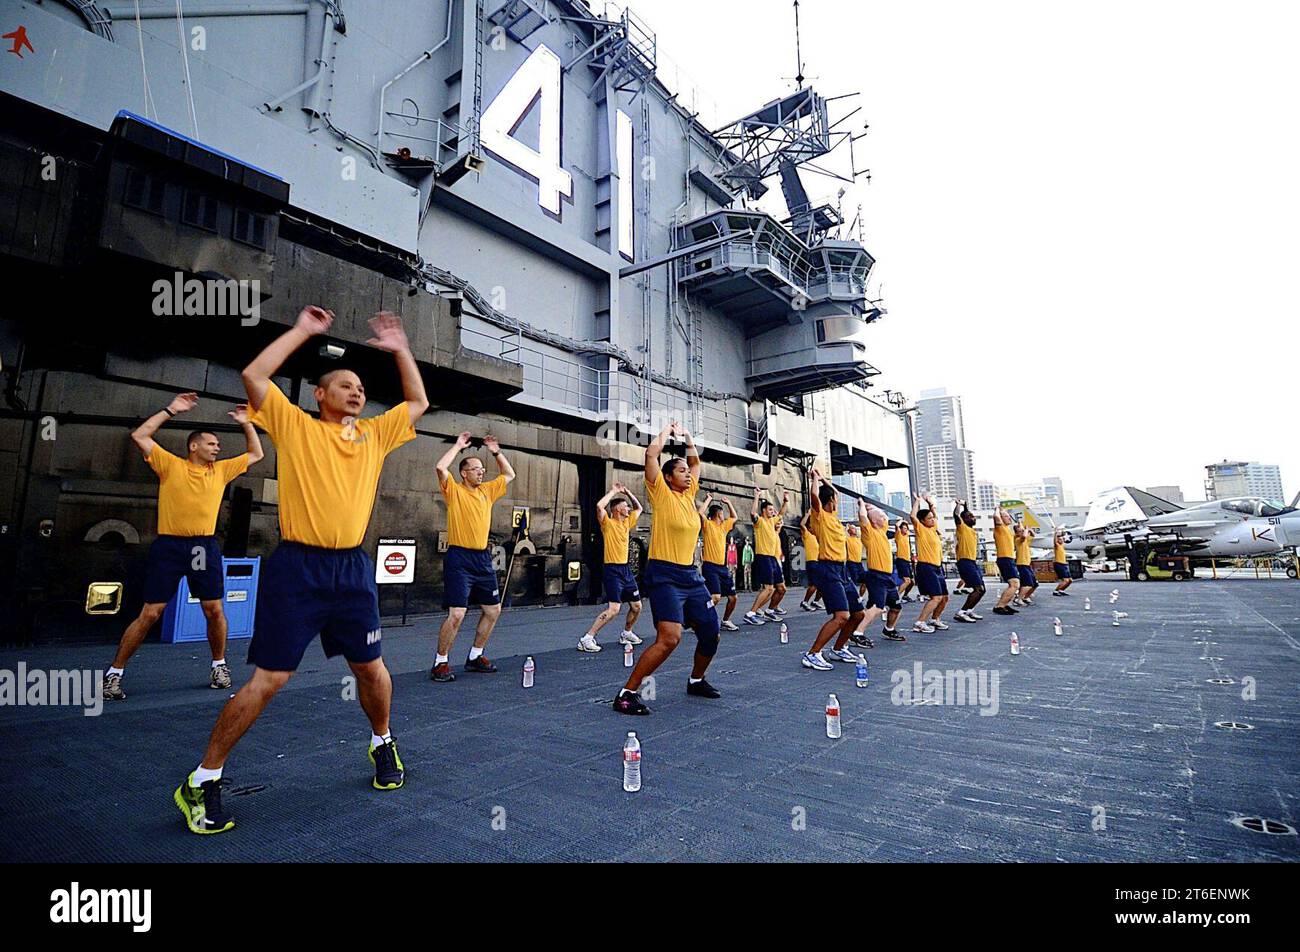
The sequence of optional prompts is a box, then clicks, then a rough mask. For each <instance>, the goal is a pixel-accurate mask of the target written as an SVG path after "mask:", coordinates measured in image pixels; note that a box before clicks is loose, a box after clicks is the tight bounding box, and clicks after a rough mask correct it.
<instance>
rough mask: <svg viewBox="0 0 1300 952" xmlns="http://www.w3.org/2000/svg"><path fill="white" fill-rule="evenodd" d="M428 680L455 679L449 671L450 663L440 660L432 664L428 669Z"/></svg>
mask: <svg viewBox="0 0 1300 952" xmlns="http://www.w3.org/2000/svg"><path fill="white" fill-rule="evenodd" d="M429 680H430V681H455V680H456V675H454V674H452V673H451V665H450V664H448V663H447V662H446V661H441V662H439V663H438V664H435V665H434V666H433V669H432V670H430V671H429Z"/></svg>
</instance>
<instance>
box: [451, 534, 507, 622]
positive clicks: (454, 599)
mask: <svg viewBox="0 0 1300 952" xmlns="http://www.w3.org/2000/svg"><path fill="white" fill-rule="evenodd" d="M442 586H443V595H442V605H443V607H444V608H468V607H469V606H470V605H499V604H500V603H501V590H500V589H499V588H498V587H497V572H496V569H494V568H492V555H491V553H489V552H488V550H487V549H466V548H462V547H461V546H458V545H449V546H447V554H446V555H445V556H443V560H442Z"/></svg>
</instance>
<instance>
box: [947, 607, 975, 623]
mask: <svg viewBox="0 0 1300 952" xmlns="http://www.w3.org/2000/svg"><path fill="white" fill-rule="evenodd" d="M952 620H953V621H960V622H965V623H966V624H968V625H973V624H975V619H974V618H971V617H970V615H968V614H966V612H965V610H961V611H958V612H957V613H956V614H955V615H953V616H952Z"/></svg>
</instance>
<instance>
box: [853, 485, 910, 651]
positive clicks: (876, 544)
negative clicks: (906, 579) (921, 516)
mask: <svg viewBox="0 0 1300 952" xmlns="http://www.w3.org/2000/svg"><path fill="white" fill-rule="evenodd" d="M858 527H859V528H860V529H861V530H862V547H863V549H864V550H865V551H866V557H867V565H866V580H867V610H866V613H865V614H864V615H863V616H862V621H861V622H859V623H858V628H857V631H855V632H854V633H853V634H852V635H850V636H849V642H850V644H852V645H853V646H854V647H855V648H874V647H875V646H876V645H875V642H873V641H872V640H871V639H870V638H868V637H867V628H869V627H870V626H871V624H872V623H873V622H874V621H875V620H876V619H877V618H879V617H880V616H881V615H884V616H885V630H884V632H883V634H884V636H885V637H886V638H888V639H889V640H890V641H906V640H907V638H906V636H904V635H902V634H899V632H898V628H897V625H898V615H899V613H900V612H901V611H902V609H903V604H902V601H901V600H900V598H899V596H898V583H897V581H896V580H895V575H894V559H893V557H892V556H891V555H890V552H889V517H888V516H887V515H885V512H884V510H883V509H879V508H877V507H875V506H873V505H871V503H869V502H867V501H866V500H863V499H859V500H858Z"/></svg>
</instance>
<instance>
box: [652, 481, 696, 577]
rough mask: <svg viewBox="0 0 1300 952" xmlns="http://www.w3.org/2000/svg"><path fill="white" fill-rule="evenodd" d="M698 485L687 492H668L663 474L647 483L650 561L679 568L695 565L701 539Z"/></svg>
mask: <svg viewBox="0 0 1300 952" xmlns="http://www.w3.org/2000/svg"><path fill="white" fill-rule="evenodd" d="M699 489H700V487H699V484H698V483H697V482H696V481H695V480H694V479H692V480H691V484H690V486H689V487H688V488H687V490H686V491H685V492H681V493H679V492H677V491H676V490H673V489H669V488H668V483H667V482H666V481H665V480H664V477H663V473H660V474H659V475H658V476H657V477H656V478H655V480H654V482H651V481H650V480H649V479H647V480H646V481H645V491H646V496H647V497H648V498H649V500H650V505H651V506H652V507H653V511H652V512H651V513H650V558H652V559H656V560H658V561H661V562H672V563H674V564H676V565H694V564H695V542H696V540H698V539H699V537H700V513H699V511H698V510H697V509H696V508H695V494H696V493H697V492H699Z"/></svg>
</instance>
